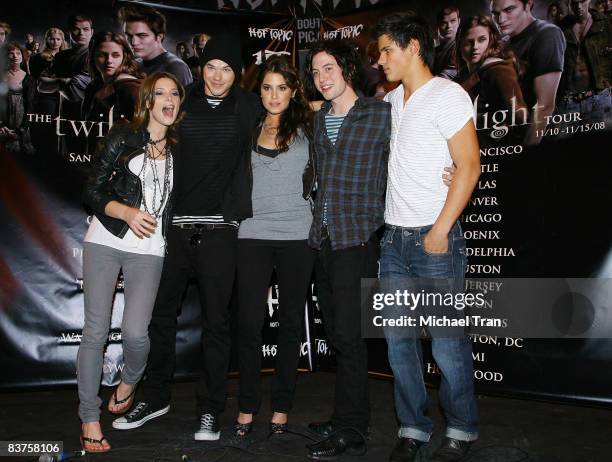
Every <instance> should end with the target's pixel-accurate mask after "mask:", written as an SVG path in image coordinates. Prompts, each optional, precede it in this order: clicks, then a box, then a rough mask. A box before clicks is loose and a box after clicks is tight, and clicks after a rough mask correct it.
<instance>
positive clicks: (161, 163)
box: [85, 154, 172, 257]
mask: <svg viewBox="0 0 612 462" xmlns="http://www.w3.org/2000/svg"><path fill="white" fill-rule="evenodd" d="M143 159H144V154H140V155H138V156H135V157H134V158H133V159H132V160H131V161H130V164H129V169H130V171H131V172H132V173H134V175H140V172H141V170H142V162H143ZM171 162H172V158H170V164H171ZM149 165H150V164H149V162H147V169H146V170H145V185H142V178H141V187H143V192H144V195H145V200H146V201H147V205H149V207H150V204H152V202H153V172H152V170H151V169H149ZM155 168H156V173H157V177H158V178H159V181H160V183H161V185H162V188H163V185H164V176H165V173H166V160H165V159H164V160H156V161H155ZM169 179H170V185H169V188H170V189H169V191H168V193H167V194H166V197H165V199H164V203H163V206H162V207H161V212H160V217H159V218H158V219H157V227H156V228H155V232H154V233H153V234H151V236H150V237H143V238H142V239H140V238H139V237H137V236H136V235H135V234H134V232H133V231H132V230H131V229H130V228H128V230H127V232H126V233H125V236H123V239H121V238H119V237H117V236H115V235H114V234H113V233H111V232H110V231H109V230H107V229H106V228H105V227H104V225H103V224H102V223H100V220H98V219H97V218H96V217H94V218H93V219H92V220H91V224H90V225H89V229H88V230H87V234H86V235H85V242H91V243H93V244H100V245H106V246H108V247H113V248H115V249H117V250H121V251H123V252H132V253H138V254H142V255H156V256H159V257H163V256H164V254H165V248H166V242H165V240H164V236H163V235H162V222H161V221H162V217H161V214H163V210H164V208H165V207H166V205H167V204H168V197H169V196H170V192H171V191H172V174H170V178H169ZM155 201H156V203H155V204H154V208H155V210H157V208H158V207H159V202H160V201H161V197H160V194H159V192H158V193H157V194H156V196H155ZM140 210H144V204H143V203H142V202H141V204H140Z"/></svg>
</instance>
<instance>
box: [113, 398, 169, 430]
mask: <svg viewBox="0 0 612 462" xmlns="http://www.w3.org/2000/svg"><path fill="white" fill-rule="evenodd" d="M169 410H170V405H168V406H166V407H162V408H161V409H160V408H157V409H156V408H154V407H152V406H151V404H149V403H147V402H145V401H140V402H139V403H138V404H137V405H136V407H135V408H134V409H132V410H131V411H130V412H129V413H127V414H126V415H124V416H123V417H119V418H118V419H115V420H114V421H113V428H115V429H117V430H131V429H132V428H138V427H142V426H143V425H144V423H145V422H148V421H149V420H151V419H155V418H156V417H159V416H162V415H164V414H167V413H168V411H169Z"/></svg>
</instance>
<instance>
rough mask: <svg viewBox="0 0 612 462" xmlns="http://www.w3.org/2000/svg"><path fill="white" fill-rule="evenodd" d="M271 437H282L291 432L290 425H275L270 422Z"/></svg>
mask: <svg viewBox="0 0 612 462" xmlns="http://www.w3.org/2000/svg"><path fill="white" fill-rule="evenodd" d="M269 429H270V433H269V434H270V435H282V434H283V433H285V432H287V431H289V425H288V424H287V423H286V422H285V423H274V422H270V426H269Z"/></svg>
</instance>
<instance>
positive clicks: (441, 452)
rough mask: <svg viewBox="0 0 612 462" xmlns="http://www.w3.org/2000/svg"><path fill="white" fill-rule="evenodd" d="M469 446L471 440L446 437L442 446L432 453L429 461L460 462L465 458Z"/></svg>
mask: <svg viewBox="0 0 612 462" xmlns="http://www.w3.org/2000/svg"><path fill="white" fill-rule="evenodd" d="M471 446H472V442H471V441H461V440H456V439H454V438H448V437H447V438H446V439H445V440H444V443H443V444H442V446H440V447H439V448H438V449H437V450H436V451H435V452H434V453H433V454H432V456H431V462H462V461H464V460H466V459H467V455H468V452H469V450H470V447H471Z"/></svg>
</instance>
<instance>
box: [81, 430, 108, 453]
mask: <svg viewBox="0 0 612 462" xmlns="http://www.w3.org/2000/svg"><path fill="white" fill-rule="evenodd" d="M104 441H106V444H107V445H108V446H107V447H104ZM91 445H96V446H95V447H94V446H91ZM81 448H83V451H85V452H87V453H94V454H95V453H98V454H100V453H103V452H108V451H110V450H111V449H112V448H111V445H110V443H109V442H108V440H107V439H106V437H104V436H103V437H102V438H100V439H99V440H96V439H94V438H89V437H87V436H83V435H82V434H81Z"/></svg>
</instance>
